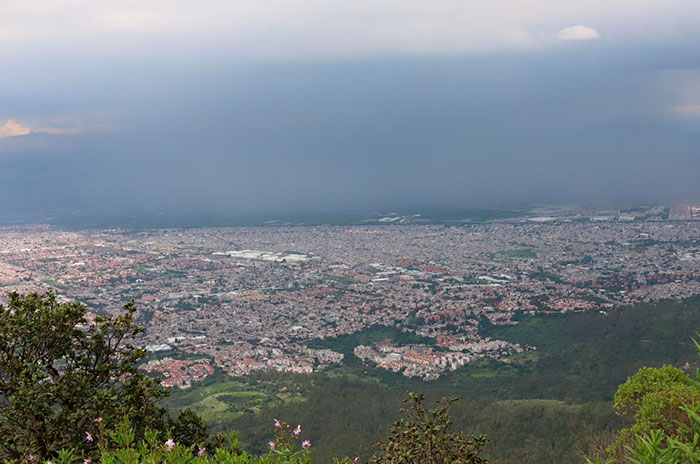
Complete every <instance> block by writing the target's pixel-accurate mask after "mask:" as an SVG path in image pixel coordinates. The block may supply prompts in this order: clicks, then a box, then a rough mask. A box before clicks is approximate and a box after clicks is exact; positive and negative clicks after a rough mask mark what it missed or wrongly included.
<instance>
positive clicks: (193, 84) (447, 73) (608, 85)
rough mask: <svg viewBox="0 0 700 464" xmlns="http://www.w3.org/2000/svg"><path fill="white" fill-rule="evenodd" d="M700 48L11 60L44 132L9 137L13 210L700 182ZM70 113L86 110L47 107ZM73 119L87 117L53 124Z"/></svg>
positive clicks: (495, 197)
mask: <svg viewBox="0 0 700 464" xmlns="http://www.w3.org/2000/svg"><path fill="white" fill-rule="evenodd" d="M698 63H700V53H699V52H698V51H697V49H696V48H695V47H690V46H687V45H685V44H684V42H677V43H665V44H662V45H656V46H654V47H651V46H650V47H633V46H631V45H626V46H618V47H613V46H611V45H610V44H605V43H603V42H602V41H598V42H596V43H585V44H584V43H581V44H578V43H577V44H573V46H567V47H554V48H552V49H549V50H543V51H538V52H530V53H518V54H507V53H498V54H490V55H484V56H470V57H452V58H410V59H409V58H403V59H398V58H395V59H388V58H385V59H375V60H359V59H354V60H345V61H336V62H317V63H277V64H248V65H245V66H243V65H239V66H235V65H231V64H228V63H227V62H226V61H225V60H217V61H213V60H211V59H209V61H207V59H206V58H202V59H199V60H198V59H195V58H192V57H190V58H189V59H188V60H187V61H177V60H172V61H167V60H161V61H157V62H146V61H143V62H140V63H126V62H119V61H118V60H113V61H110V62H108V63H106V64H105V65H104V66H98V65H96V63H95V61H94V60H93V59H92V58H85V59H84V60H83V61H78V62H76V63H74V67H71V66H66V64H65V63H63V62H61V61H60V60H50V59H49V60H47V61H46V62H45V63H41V64H36V63H33V64H31V63H24V64H23V65H22V66H21V67H20V68H18V73H19V74H24V75H26V76H27V80H26V81H24V83H23V84H19V83H18V82H17V80H16V77H14V78H8V77H7V76H6V77H4V78H0V80H4V82H1V83H3V84H6V86H5V88H13V86H14V91H11V92H0V108H2V110H3V114H4V115H12V116H13V117H16V118H18V120H20V118H21V117H22V116H25V120H27V121H29V122H28V123H27V124H28V127H43V128H44V132H41V130H34V133H33V134H30V135H26V136H22V137H11V138H5V139H2V140H0V195H1V196H2V198H3V200H2V203H1V204H0V213H8V212H18V211H52V210H56V211H57V210H70V209H90V210H114V209H118V210H125V211H139V212H155V211H169V212H177V211H180V212H190V211H211V212H231V213H238V212H280V211H368V210H376V209H386V208H402V209H411V208H434V207H440V208H453V207H475V206H494V205H500V204H514V203H519V204H522V203H527V202H572V201H574V202H607V203H615V202H634V201H673V200H700V186H699V184H698V183H697V182H696V174H697V173H698V172H700V148H699V147H700V133H699V132H696V131H694V128H695V127H694V122H693V121H694V120H693V118H692V117H690V118H688V117H685V119H684V120H683V121H680V120H679V119H678V117H676V116H674V113H673V108H674V107H676V106H679V105H683V104H684V103H688V102H684V101H679V97H678V95H685V94H684V93H683V87H684V86H686V87H687V86H690V87H691V88H692V85H693V80H694V76H696V75H698V74H697V73H696V71H695V70H696V68H697V67H698ZM679 70H681V74H680V76H681V77H680V78H679V77H678V72H679ZM42 73H43V75H44V76H46V75H49V76H51V79H50V82H48V81H47V80H46V79H40V78H38V77H37V75H41V74H42ZM694 73H695V74H694ZM32 76H33V77H32ZM13 79H14V80H13ZM19 89H23V91H21V92H20V91H19ZM686 94H687V92H686ZM690 103H693V102H690ZM690 103H689V104H687V105H684V106H687V107H691V108H692V104H690ZM698 103H700V102H698ZM60 113H65V114H71V115H78V116H75V118H76V119H79V121H78V122H71V123H70V124H72V125H70V124H68V125H66V124H67V123H65V121H63V120H59V121H58V122H56V121H53V122H52V121H50V120H43V121H42V120H40V118H39V120H34V121H32V119H31V118H32V117H34V118H35V119H36V116H32V115H36V114H60ZM691 116H692V115H691ZM59 123H63V124H64V126H61V127H72V128H73V132H71V133H70V134H58V135H56V134H51V133H47V130H48V129H51V130H57V129H56V127H55V126H56V124H59ZM681 123H682V124H681ZM47 128H48V129H47ZM62 130H65V129H62Z"/></svg>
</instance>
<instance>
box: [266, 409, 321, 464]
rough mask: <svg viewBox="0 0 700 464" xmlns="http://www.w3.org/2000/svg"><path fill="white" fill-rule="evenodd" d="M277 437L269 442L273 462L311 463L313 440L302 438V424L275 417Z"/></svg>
mask: <svg viewBox="0 0 700 464" xmlns="http://www.w3.org/2000/svg"><path fill="white" fill-rule="evenodd" d="M274 424H275V439H274V440H272V441H270V442H269V443H268V446H269V447H270V453H269V457H270V458H271V462H284V463H290V464H292V463H293V464H310V463H311V451H310V448H311V442H310V441H309V440H306V439H304V440H302V437H301V425H297V426H296V427H293V426H292V425H291V424H289V423H287V422H284V421H279V420H277V419H275V422H274Z"/></svg>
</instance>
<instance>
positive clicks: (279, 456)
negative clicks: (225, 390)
mask: <svg viewBox="0 0 700 464" xmlns="http://www.w3.org/2000/svg"><path fill="white" fill-rule="evenodd" d="M454 401H455V399H454V398H443V399H442V401H441V404H439V405H438V406H437V407H436V408H435V409H433V410H428V409H427V408H426V407H425V405H424V398H423V395H416V394H413V393H409V396H408V399H406V400H405V402H406V403H407V404H408V407H407V408H405V409H402V413H403V414H404V416H405V417H404V418H402V419H400V420H399V421H397V422H396V423H395V424H394V426H393V427H392V430H391V433H390V435H389V437H388V439H387V441H386V443H380V444H379V445H377V448H378V452H377V454H376V455H375V456H374V457H373V458H372V459H371V462H372V463H374V464H414V463H425V464H488V461H486V460H485V459H483V458H482V457H481V452H482V447H483V445H484V444H485V443H486V438H485V437H483V436H480V437H476V438H469V437H467V436H466V435H465V434H464V433H455V432H452V431H451V427H452V421H451V419H450V417H449V414H448V411H447V408H448V407H449V405H450V404H452V403H453V402H454ZM94 423H95V425H96V426H97V429H98V432H97V433H96V434H95V435H93V434H91V433H89V432H86V433H85V435H84V440H85V441H87V442H89V443H94V444H95V445H96V446H97V449H98V452H97V454H96V455H94V456H93V457H94V459H95V464H98V463H101V464H141V463H143V464H169V463H173V464H174V463H178V464H206V463H222V464H274V463H278V464H310V463H311V442H310V441H309V440H306V439H303V436H302V428H301V425H297V426H296V427H292V426H291V425H290V424H288V423H287V422H282V421H278V420H277V419H275V422H274V425H275V436H274V439H273V440H271V441H270V442H268V449H269V451H268V452H267V454H263V455H260V456H256V455H253V454H248V453H247V452H245V451H243V450H241V448H240V446H239V442H238V435H237V434H236V433H231V434H227V435H220V436H218V442H217V443H215V444H214V445H212V447H211V448H210V449H209V448H207V447H206V446H204V445H190V446H186V445H183V444H179V443H177V442H176V441H175V440H173V439H172V438H168V439H167V440H166V441H162V440H161V439H160V437H159V434H158V433H157V432H154V431H152V430H150V429H146V430H145V431H144V438H143V439H142V440H136V438H135V433H134V429H133V427H132V426H131V424H130V423H129V421H128V419H126V420H124V421H123V422H122V423H121V424H120V425H119V426H118V427H117V429H116V430H113V431H106V427H105V425H104V420H103V419H102V418H101V417H100V418H96V419H95V420H94ZM37 461H38V459H37V457H36V456H34V455H32V454H29V455H27V456H24V457H22V458H21V459H12V460H6V461H5V463H6V464H19V463H23V464H29V463H33V462H37ZM359 461H360V459H359V458H354V459H351V458H344V459H340V458H335V459H334V462H335V463H336V464H356V463H358V462H359ZM44 462H45V464H75V463H79V462H82V463H83V464H90V463H91V462H92V460H91V459H90V458H86V457H84V455H81V454H80V452H77V451H76V450H75V449H74V448H71V449H68V450H61V451H58V452H57V453H56V454H55V456H54V457H53V458H52V459H49V460H47V461H44Z"/></svg>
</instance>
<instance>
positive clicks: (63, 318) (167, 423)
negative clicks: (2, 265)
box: [0, 293, 206, 459]
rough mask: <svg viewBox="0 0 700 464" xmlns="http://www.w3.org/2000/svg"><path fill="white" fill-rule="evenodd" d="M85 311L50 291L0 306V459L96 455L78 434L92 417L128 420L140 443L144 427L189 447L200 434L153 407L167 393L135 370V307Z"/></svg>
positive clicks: (196, 425) (198, 427)
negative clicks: (109, 313)
mask: <svg viewBox="0 0 700 464" xmlns="http://www.w3.org/2000/svg"><path fill="white" fill-rule="evenodd" d="M86 312H87V307H86V306H85V305H83V304H81V303H78V302H71V303H60V302H59V301H57V299H56V295H54V294H53V293H46V294H43V295H38V294H28V295H20V294H17V293H11V294H9V304H8V305H7V306H3V305H0V459H21V458H22V456H27V455H28V454H29V453H30V452H31V453H36V454H37V455H38V456H40V457H44V458H45V457H49V456H53V455H55V453H56V452H57V451H58V450H60V449H74V450H76V452H81V453H84V454H90V453H91V452H95V451H96V447H95V445H94V443H92V442H90V441H87V440H84V434H85V433H86V432H87V433H96V432H97V428H96V425H95V424H94V423H93V418H95V417H98V416H99V417H104V418H105V419H106V420H108V421H109V422H110V423H119V422H121V421H122V420H128V421H129V422H130V424H132V428H133V431H134V433H135V434H136V437H139V438H142V437H143V436H144V432H145V430H146V429H147V428H149V429H150V430H152V431H154V433H157V434H158V436H160V437H164V436H165V435H166V434H167V433H168V432H169V431H172V432H173V433H174V434H175V435H176V436H177V437H178V438H179V439H180V440H182V441H183V442H187V443H189V444H191V443H193V442H194V441H197V440H200V439H201V438H202V437H203V434H204V435H206V431H205V430H204V426H203V424H202V422H201V420H198V418H197V417H196V415H194V413H191V412H183V413H182V414H181V416H180V417H178V418H177V419H176V420H173V419H171V418H169V417H168V416H167V414H166V412H165V409H163V408H161V407H159V406H158V405H157V404H156V402H157V401H158V400H159V399H160V398H162V397H164V396H166V395H167V394H168V392H167V391H166V390H165V389H164V388H163V387H162V386H161V385H160V380H159V379H150V378H148V377H147V376H145V375H144V374H142V373H140V372H139V371H138V370H137V365H138V364H139V363H140V362H141V360H142V359H143V357H144V356H145V355H146V351H145V350H144V349H142V348H138V347H135V346H133V345H132V341H133V339H134V336H135V335H137V334H138V333H140V332H141V328H139V327H138V326H137V325H136V324H135V321H134V319H135V315H136V307H135V306H134V303H133V302H131V303H128V304H127V305H125V306H124V312H123V313H122V314H121V315H119V316H118V317H115V318H112V317H97V318H93V319H91V320H88V318H87V315H86Z"/></svg>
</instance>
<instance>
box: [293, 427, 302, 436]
mask: <svg viewBox="0 0 700 464" xmlns="http://www.w3.org/2000/svg"><path fill="white" fill-rule="evenodd" d="M300 433H301V425H297V428H295V429H294V435H296V436H297V437H298V436H299V434H300Z"/></svg>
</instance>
